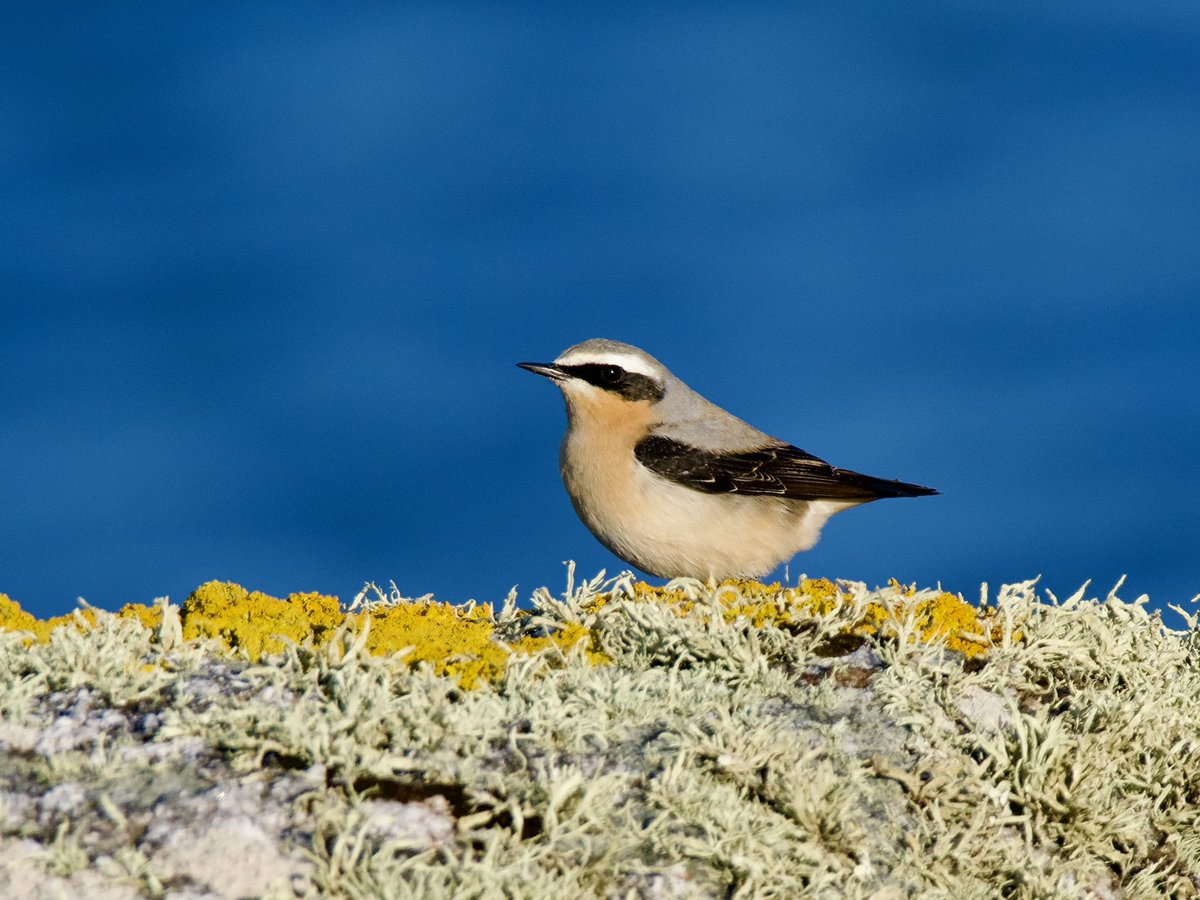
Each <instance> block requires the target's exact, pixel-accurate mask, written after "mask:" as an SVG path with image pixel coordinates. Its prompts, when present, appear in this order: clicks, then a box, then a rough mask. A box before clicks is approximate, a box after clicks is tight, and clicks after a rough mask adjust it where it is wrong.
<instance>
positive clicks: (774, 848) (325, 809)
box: [0, 577, 1200, 898]
mask: <svg viewBox="0 0 1200 900" xmlns="http://www.w3.org/2000/svg"><path fill="white" fill-rule="evenodd" d="M669 587H671V588H672V589H673V590H674V591H676V592H677V595H678V596H681V597H684V598H686V603H684V604H683V605H680V604H674V605H670V604H664V603H655V602H652V601H648V600H647V598H646V597H645V596H642V595H639V594H638V592H637V591H636V590H635V589H634V586H633V583H632V580H631V579H629V578H627V577H626V578H622V579H618V580H617V581H615V582H605V581H604V580H603V579H602V578H598V579H593V580H592V581H588V582H583V583H580V584H575V583H571V584H569V585H568V590H567V591H566V592H565V593H564V594H563V595H561V596H554V595H552V594H551V593H550V592H549V591H546V590H544V589H542V590H539V591H538V592H536V593H535V595H534V597H533V598H532V601H531V602H532V604H533V608H534V611H533V613H532V614H529V613H526V612H522V611H520V610H518V609H517V606H516V604H515V602H510V603H508V604H506V605H505V607H504V609H503V610H502V611H501V612H500V613H498V615H497V619H496V623H495V632H496V634H497V636H498V637H499V638H500V639H502V640H505V641H509V642H511V643H513V644H514V645H515V644H516V643H518V642H519V641H520V640H522V638H524V637H527V636H528V635H529V634H531V633H546V632H553V631H554V630H555V629H561V628H564V627H568V626H570V627H573V628H579V627H583V628H586V629H587V631H588V632H589V633H590V634H591V635H592V636H593V640H594V646H593V647H592V648H590V651H589V650H585V649H584V648H583V647H582V646H580V647H577V648H576V649H575V650H567V651H564V650H563V649H562V648H561V647H559V646H557V645H553V644H551V645H550V646H548V647H547V649H544V650H541V651H539V652H537V653H534V654H532V655H522V654H513V655H512V656H511V657H510V659H509V661H508V663H507V667H506V669H505V670H504V674H503V677H502V678H500V679H499V680H498V681H497V682H495V683H488V682H485V683H482V684H480V685H479V686H477V687H475V688H474V689H471V690H467V689H464V688H463V687H462V685H460V683H459V682H458V681H456V680H455V679H453V678H451V677H447V676H441V675H437V674H434V672H433V671H432V670H431V669H430V668H429V667H426V666H422V667H417V668H413V667H412V666H411V665H410V664H409V662H408V661H407V660H406V656H405V654H391V655H378V656H377V655H371V654H369V653H367V652H365V651H364V649H363V647H364V645H365V643H366V641H365V640H364V637H363V635H362V634H361V632H356V631H354V630H353V629H352V628H351V627H349V626H348V625H347V626H344V627H343V631H342V633H341V634H340V636H339V637H338V639H337V640H334V641H331V642H329V643H327V644H325V645H323V646H320V647H312V646H307V647H306V646H294V645H293V646H291V647H289V648H288V649H287V650H286V651H285V652H283V653H281V654H277V655H275V656H268V657H266V658H264V659H262V660H260V661H258V662H257V663H254V664H251V663H250V662H249V661H248V660H245V659H243V660H238V659H235V658H232V657H230V656H229V655H228V654H224V655H223V654H221V653H219V652H218V648H215V647H214V646H213V645H212V644H205V643H203V642H201V641H199V640H185V639H184V638H183V636H182V634H181V633H180V631H179V629H178V617H177V616H176V617H174V618H172V616H171V614H170V610H171V608H170V607H167V608H166V611H167V615H165V616H164V618H163V624H162V625H161V627H159V628H158V629H157V630H155V629H148V628H146V627H145V626H144V625H142V624H139V623H138V622H137V621H134V620H130V619H118V618H116V617H113V616H109V615H105V614H103V613H96V614H95V624H94V626H93V625H92V624H91V623H90V622H89V623H88V624H87V627H85V628H83V629H82V630H77V629H73V628H71V629H59V630H56V631H55V632H54V633H53V634H52V635H51V636H50V640H49V642H48V643H45V644H39V643H34V642H30V641H28V640H26V639H22V636H21V635H20V634H14V633H5V634H0V895H2V896H5V897H24V896H28V897H35V896H52V895H54V894H63V895H67V896H71V895H75V896H88V897H93V896H94V897H130V896H165V895H172V896H191V897H236V896H248V895H250V896H271V897H290V896H345V897H422V898H425V897H435V898H436V897H481V898H486V897H555V898H564V897H646V898H671V897H680V898H683V897H706V896H713V897H729V896H734V897H746V898H750V897H764V898H767V897H779V898H792V897H830V898H833V897H880V898H886V897H907V896H928V897H947V898H960V897H966V898H970V897H979V898H984V897H987V898H991V897H996V896H1011V897H1030V898H1033V897H1047V896H1063V897H1096V896H1099V897H1135V898H1136V897H1157V896H1197V895H1200V837H1198V835H1200V724H1198V723H1200V661H1198V660H1200V655H1198V652H1197V651H1198V650H1200V634H1198V632H1197V627H1196V624H1197V623H1196V622H1195V621H1194V620H1190V619H1189V620H1188V622H1187V628H1186V629H1184V630H1172V629H1168V628H1166V627H1165V626H1164V625H1163V623H1162V622H1161V620H1160V618H1159V617H1158V616H1157V615H1156V614H1152V613H1149V612H1147V610H1146V608H1145V604H1144V601H1138V602H1134V603H1126V602H1123V601H1121V600H1119V599H1118V598H1117V597H1116V596H1113V595H1109V596H1108V597H1106V598H1103V599H1085V597H1084V595H1083V592H1080V594H1078V595H1076V596H1075V597H1072V598H1070V599H1069V600H1067V601H1065V602H1062V603H1058V602H1056V601H1055V600H1054V599H1053V598H1052V597H1049V596H1047V597H1039V596H1038V595H1037V593H1036V591H1035V587H1034V585H1033V584H1032V583H1023V584H1018V585H1012V586H1008V587H1005V588H1004V589H1002V590H1001V591H1000V592H999V595H998V596H997V597H996V599H995V601H994V602H992V603H990V604H989V609H990V610H991V612H992V615H991V616H990V618H989V619H988V621H989V622H991V623H992V624H993V625H994V628H993V629H992V631H991V633H989V634H978V635H974V636H967V638H968V639H969V640H974V641H978V642H980V644H981V646H984V647H985V649H986V653H983V654H981V655H972V656H971V657H970V658H968V656H965V655H964V654H963V653H960V652H957V651H954V650H950V649H947V647H946V646H945V645H944V643H942V642H939V641H937V640H933V641H929V640H920V641H915V640H914V641H910V640H908V639H907V636H908V635H911V634H914V633H916V632H917V631H918V630H919V629H920V627H921V625H920V623H919V622H918V621H917V620H916V618H915V615H916V614H915V613H914V608H915V607H914V597H916V598H917V599H918V600H919V599H920V597H921V596H922V594H921V593H920V592H914V591H913V590H912V589H908V588H904V587H902V586H899V585H893V586H890V587H887V588H883V589H879V590H874V591H871V590H867V589H866V587H865V586H863V585H857V584H843V585H841V586H840V593H839V595H838V597H837V598H836V602H835V603H833V604H831V605H829V606H828V607H827V608H825V607H822V609H820V610H814V611H811V612H810V614H808V615H807V616H806V617H805V618H803V619H802V620H800V619H797V618H795V617H790V618H788V617H770V616H768V617H766V618H765V619H763V620H762V621H751V616H750V615H749V614H745V615H743V614H737V615H731V614H730V613H729V609H730V606H729V604H728V603H727V602H726V601H727V600H728V598H727V597H722V596H719V594H720V592H722V591H725V592H728V591H730V590H734V591H737V590H738V588H736V587H733V588H730V587H729V586H724V587H721V588H716V589H713V588H710V587H708V586H705V585H702V584H698V583H694V582H680V583H676V584H672V585H670V586H669ZM931 596H932V592H931ZM755 602H756V603H759V602H767V603H779V604H782V603H784V602H785V601H784V600H783V599H780V598H772V597H770V596H768V597H766V599H765V601H764V600H763V598H761V597H758V598H756V600H755ZM739 608H740V607H739ZM781 608H782V607H781ZM869 609H873V610H876V611H877V612H878V610H884V611H885V612H887V614H888V616H890V620H889V621H890V625H889V628H888V629H886V630H883V629H880V630H877V631H875V632H872V633H868V634H866V635H865V636H864V635H862V634H861V633H860V634H859V635H858V636H857V637H855V638H854V640H850V641H847V640H846V636H847V635H848V634H850V633H851V632H852V631H853V628H854V626H855V624H856V623H860V622H861V621H862V620H863V617H864V615H866V614H867V611H868V610H869ZM589 652H590V655H589ZM597 652H599V653H602V654H603V655H604V656H605V657H606V658H607V659H608V660H609V662H608V664H603V665H598V664H596V659H597Z"/></svg>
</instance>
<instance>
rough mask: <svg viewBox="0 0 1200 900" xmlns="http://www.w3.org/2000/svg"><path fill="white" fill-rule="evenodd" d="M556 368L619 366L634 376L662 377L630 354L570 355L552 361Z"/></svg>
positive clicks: (643, 361)
mask: <svg viewBox="0 0 1200 900" xmlns="http://www.w3.org/2000/svg"><path fill="white" fill-rule="evenodd" d="M554 364H555V365H556V366H586V365H589V364H591V365H600V366H620V367H621V368H622V369H624V370H625V371H626V372H632V373H633V374H635V375H645V376H646V377H647V378H653V379H655V380H656V381H657V380H658V379H660V378H661V377H662V376H661V374H660V373H658V372H655V371H654V370H653V369H652V368H650V366H649V365H647V363H646V361H645V360H644V359H639V358H638V357H636V356H634V355H633V354H631V353H570V354H567V355H565V356H560V357H559V358H558V359H556V360H555V361H554Z"/></svg>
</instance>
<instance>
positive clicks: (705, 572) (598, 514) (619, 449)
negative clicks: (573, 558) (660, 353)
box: [517, 338, 938, 580]
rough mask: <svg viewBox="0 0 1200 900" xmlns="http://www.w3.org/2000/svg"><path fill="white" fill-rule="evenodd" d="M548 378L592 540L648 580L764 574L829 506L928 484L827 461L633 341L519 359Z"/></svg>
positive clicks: (813, 530) (563, 466)
mask: <svg viewBox="0 0 1200 900" xmlns="http://www.w3.org/2000/svg"><path fill="white" fill-rule="evenodd" d="M517 365H518V366H519V367H521V368H522V369H526V370H527V371H530V372H533V373H535V374H537V375H541V376H544V377H546V378H548V379H549V380H550V381H552V382H553V383H554V384H556V385H557V386H558V388H559V389H560V390H561V391H562V394H563V398H564V399H565V401H566V411H567V429H566V433H565V434H564V435H563V440H562V444H561V447H560V449H559V470H560V473H561V475H562V480H563V484H564V486H565V487H566V489H567V494H568V495H569V496H570V498H571V504H572V506H574V508H575V512H576V513H577V514H578V516H579V518H580V519H581V520H582V521H583V523H584V525H586V526H587V528H588V530H590V531H591V533H592V534H593V535H594V536H595V537H596V539H597V540H598V541H599V542H600V543H601V544H603V545H604V546H605V547H607V548H608V549H609V550H610V551H612V552H613V553H614V554H615V555H616V556H618V557H620V558H621V559H622V560H624V561H625V562H627V563H629V564H630V565H632V566H634V567H635V568H637V569H640V570H641V571H643V572H646V573H648V574H650V575H653V576H657V577H659V578H668V579H672V578H680V577H689V578H698V579H702V580H703V579H714V580H725V579H752V578H762V577H763V576H765V575H766V574H768V573H769V572H771V571H773V570H774V569H775V568H776V567H778V566H779V565H780V564H782V563H785V562H787V561H788V560H790V559H791V558H792V557H793V556H794V555H795V554H797V553H799V552H801V551H804V550H808V549H810V548H811V547H812V546H813V545H814V544H815V543H816V542H817V539H818V538H819V537H820V534H821V529H822V528H823V527H824V525H825V523H826V522H827V521H828V519H829V517H830V516H832V515H834V514H835V513H838V512H841V511H842V510H845V509H849V508H850V507H852V506H859V505H861V504H863V503H870V502H871V501H873V500H878V499H881V498H884V497H919V496H923V495H930V494H937V493H938V491H936V490H934V489H933V488H928V487H923V486H921V485H918V484H909V483H906V482H903V481H892V480H887V479H883V478H874V477H872V476H870V475H862V474H860V473H858V472H852V471H850V470H848V469H839V468H835V467H834V466H831V465H830V464H829V463H827V462H825V461H824V460H823V459H820V458H819V457H817V456H814V455H812V454H811V453H808V452H806V451H804V450H801V449H800V448H799V447H796V446H793V445H792V444H789V443H787V442H786V441H782V440H780V439H778V438H775V437H771V436H770V435H768V434H765V433H764V432H762V431H759V430H758V429H757V428H754V427H753V426H751V425H749V424H747V423H746V422H744V421H742V420H741V419H739V418H737V417H736V416H734V415H733V414H731V413H728V412H726V411H725V410H723V409H721V408H720V407H719V406H717V405H716V404H714V403H710V402H709V401H708V400H706V399H705V398H704V397H702V396H700V394H698V393H696V392H695V391H694V390H692V389H691V388H689V387H688V386H687V385H686V384H684V382H683V381H681V380H680V379H679V378H677V377H676V376H675V375H674V374H672V373H671V371H670V370H669V369H667V367H666V366H664V365H663V364H662V363H660V362H659V361H658V360H657V359H655V358H654V357H653V356H651V355H650V354H649V353H647V352H646V351H645V350H641V349H639V348H638V347H635V346H633V345H631V344H625V343H621V342H620V341H613V340H607V339H604V338H593V339H591V340H586V341H583V342H582V343H579V344H575V345H574V346H571V347H568V348H567V349H566V350H564V351H563V352H562V353H560V354H559V355H558V357H557V358H556V359H555V360H554V362H551V363H533V362H522V363H517Z"/></svg>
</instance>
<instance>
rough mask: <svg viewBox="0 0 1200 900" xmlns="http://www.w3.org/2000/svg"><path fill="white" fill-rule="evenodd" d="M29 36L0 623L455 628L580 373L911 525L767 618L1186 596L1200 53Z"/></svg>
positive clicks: (405, 12)
mask: <svg viewBox="0 0 1200 900" xmlns="http://www.w3.org/2000/svg"><path fill="white" fill-rule="evenodd" d="M166 7H167V4H145V5H135V4H119V5H115V6H114V5H104V6H103V8H101V5H98V4H92V5H84V4H74V5H64V6H61V7H55V6H53V5H51V4H25V5H23V11H21V10H18V9H17V8H15V7H14V8H10V9H9V10H8V11H7V13H6V23H5V27H4V29H3V30H2V31H0V199H2V206H3V210H2V222H0V304H2V306H0V591H5V592H7V593H9V594H10V595H12V596H13V597H14V598H15V599H17V600H18V601H20V602H21V603H22V604H24V605H25V606H26V607H27V608H29V609H31V610H33V611H35V612H37V613H39V614H43V615H44V614H47V613H59V612H63V611H65V610H67V609H69V608H71V607H72V606H73V605H74V602H75V598H76V597H77V596H80V595H82V596H83V597H85V598H87V599H88V600H89V601H90V602H92V603H95V604H98V605H101V606H107V607H115V606H116V605H118V604H121V603H124V602H128V601H142V602H145V601H149V600H151V599H152V598H153V597H155V596H157V595H162V594H169V595H170V596H172V598H174V599H175V600H182V599H183V597H184V596H186V594H187V593H188V592H189V591H190V590H191V589H193V588H194V587H195V586H197V585H198V584H200V583H201V582H203V581H205V580H208V579H212V578H220V579H229V580H235V581H238V582H241V583H242V584H244V585H245V586H247V587H250V588H256V589H261V590H266V591H269V592H273V593H276V594H281V593H286V592H288V591H294V590H319V591H323V592H328V593H334V594H338V595H340V596H341V597H342V598H343V599H348V598H349V597H351V596H353V594H354V593H355V592H356V591H357V590H358V589H359V588H360V587H361V586H362V584H363V582H364V581H366V580H375V581H378V582H380V583H386V582H387V581H388V580H389V579H394V580H395V581H396V582H397V583H398V585H399V586H400V588H401V589H402V590H403V591H404V592H405V593H406V594H409V595H419V594H422V593H425V592H427V591H432V592H434V593H435V594H436V595H437V596H438V597H439V598H442V599H446V600H455V601H458V600H463V599H466V598H468V597H475V598H478V599H480V600H495V599H497V598H499V597H502V596H503V595H504V594H505V593H506V592H507V590H508V588H509V587H510V586H511V585H513V584H519V585H520V590H521V593H522V595H527V594H528V593H529V591H531V590H532V589H533V588H534V587H536V586H538V585H540V584H548V585H550V586H552V587H554V588H556V589H558V588H560V587H561V585H562V584H563V580H564V572H563V568H562V564H561V563H562V561H563V560H566V559H571V558H573V559H576V560H578V562H579V565H580V572H581V574H592V573H594V572H595V571H596V570H599V569H600V568H602V567H605V568H608V569H609V571H610V572H614V571H616V570H620V569H622V568H624V566H623V565H622V564H621V563H620V562H619V561H617V560H616V559H615V558H614V557H612V556H610V555H609V554H608V553H607V552H605V551H604V550H603V549H602V548H601V547H600V546H599V545H598V544H597V543H596V542H595V541H594V540H593V539H592V538H591V536H590V535H589V534H588V533H587V532H586V530H585V529H584V528H583V526H582V525H581V524H580V523H579V522H578V521H577V520H576V519H575V517H574V514H573V513H572V511H571V508H570V505H569V503H568V500H567V498H566V495H565V493H564V492H563V490H562V486H561V484H560V482H559V480H558V474H557V443H558V440H559V435H560V433H561V430H562V426H563V422H564V418H563V412H562V409H561V400H560V398H559V397H558V394H557V391H555V390H554V388H553V387H552V386H551V385H549V384H547V383H545V382H543V381H540V380H539V379H536V378H534V377H533V376H531V375H529V374H527V373H525V372H522V371H520V370H519V369H517V368H515V367H514V366H513V363H514V362H516V361H519V360H530V359H532V360H539V361H540V360H548V359H552V358H553V357H554V356H555V355H556V354H557V353H558V352H559V351H560V350H562V349H563V348H564V347H566V346H567V345H569V344H572V343H575V342H576V341H579V340H582V339H585V338H589V337H597V336H603V337H611V338H616V339H620V340H625V341H629V342H631V343H635V344H638V345H640V346H642V347H645V348H646V349H647V350H649V351H650V352H651V353H654V354H655V355H657V356H658V357H659V358H660V359H662V360H663V361H664V362H665V363H666V364H667V365H669V366H670V367H671V368H672V369H673V370H674V371H676V373H677V374H679V375H680V376H681V377H683V378H684V379H685V380H686V381H688V382H689V383H690V384H691V385H692V386H693V387H694V388H696V389H697V390H699V391H701V392H702V393H704V394H706V395H707V396H709V397H710V399H712V400H714V401H715V402H717V403H719V404H721V405H723V406H726V407H728V408H730V409H732V410H734V411H735V412H737V413H738V414H739V415H741V416H742V417H743V418H745V419H748V420H749V421H750V422H752V423H753V424H755V425H757V426H759V427H760V428H763V429H764V430H766V431H769V432H771V433H773V434H776V435H778V436H780V437H784V438H786V439H788V440H790V441H792V442H794V443H796V444H798V445H799V446H801V447H803V448H805V449H807V450H809V451H811V452H814V453H817V454H818V455H821V456H823V457H825V458H827V459H829V460H831V461H832V462H834V463H835V464H837V465H841V466H844V467H847V468H853V469H857V470H860V471H864V472H867V473H870V474H873V475H878V476H882V477H897V478H903V479H905V480H911V481H917V482H920V483H923V484H929V485H932V486H935V487H937V488H940V489H941V490H942V491H943V496H941V497H936V498H929V499H919V500H905V501H899V500H898V501H884V502H881V503H877V504H873V505H871V506H869V507H867V508H865V509H860V510H852V511H850V512H847V513H845V514H843V515H842V516H840V517H838V518H836V519H834V520H833V522H832V523H831V524H830V526H829V527H828V528H827V529H826V531H825V536H824V537H823V539H822V542H821V543H820V544H819V545H818V546H817V548H816V549H814V550H813V551H812V552H810V553H808V554H805V555H803V556H800V557H798V558H797V559H796V560H795V561H794V562H793V564H792V566H791V569H790V574H791V576H792V577H793V578H795V577H796V576H797V575H798V574H800V573H801V572H807V573H808V574H810V575H826V576H832V577H841V578H849V579H854V580H863V581H866V582H868V583H872V584H876V583H881V582H883V581H885V580H886V579H887V578H889V577H893V576H894V577H897V578H899V579H901V580H903V581H906V582H910V581H915V582H918V583H920V584H921V585H933V584H935V583H937V582H939V581H940V582H941V583H942V584H943V586H945V587H946V588H948V589H951V590H954V591H961V592H963V593H964V594H965V595H966V596H967V597H968V599H975V598H976V597H978V592H979V582H981V581H985V580H986V581H988V582H990V583H991V584H992V585H993V589H994V587H995V585H997V584H999V583H1001V582H1009V581H1017V580H1023V579H1026V578H1030V577H1033V576H1035V575H1038V574H1039V573H1041V574H1042V575H1043V576H1044V577H1043V582H1042V583H1043V585H1045V586H1046V587H1049V588H1050V589H1052V590H1053V591H1055V592H1056V593H1058V594H1059V595H1060V596H1062V595H1064V594H1069V593H1070V592H1072V591H1073V590H1074V589H1075V588H1076V587H1078V586H1079V584H1080V583H1081V582H1083V581H1084V579H1087V578H1093V579H1096V586H1095V589H1096V590H1098V591H1099V592H1100V593H1101V594H1103V593H1104V592H1106V591H1107V590H1108V588H1109V587H1110V586H1111V585H1112V584H1113V583H1114V582H1115V581H1116V579H1117V578H1118V577H1119V576H1120V575H1121V574H1122V573H1126V572H1127V573H1128V574H1129V581H1128V583H1127V585H1126V587H1125V588H1124V589H1123V591H1122V594H1123V596H1125V597H1127V598H1130V599H1131V598H1132V597H1133V596H1135V595H1136V594H1138V593H1141V592H1149V593H1150V595H1151V597H1152V600H1153V601H1154V603H1155V604H1156V605H1163V604H1166V603H1168V602H1176V603H1181V602H1185V601H1187V600H1188V599H1190V598H1191V597H1192V596H1193V595H1194V594H1196V593H1197V592H1200V562H1198V559H1197V557H1198V551H1200V514H1198V513H1197V507H1198V501H1200V475H1198V474H1197V465H1196V450H1197V446H1198V445H1200V415H1198V405H1200V404H1198V401H1197V381H1198V379H1197V376H1198V374H1200V372H1198V370H1200V365H1198V362H1200V359H1198V356H1200V354H1198V351H1197V341H1198V340H1200V307H1198V301H1200V262H1198V260H1200V253H1198V252H1197V248H1198V246H1200V164H1198V163H1197V160H1200V99H1198V98H1200V6H1197V5H1196V4H1194V3H1192V2H1178V3H1171V2H1146V3H1139V4H1123V5H1120V6H1118V5H1116V4H1107V3H1099V4H1097V3H1091V2H1064V3H1055V4H1046V3H1040V2H1039V3H1020V2H1007V3H994V4H993V3H983V2H966V3H964V2H945V3H937V2H905V3H888V4H869V5H867V4H863V5H861V6H857V5H853V4H842V3H832V2H817V3H808V4H803V5H802V6H801V5H800V4H780V5H760V6H757V7H756V8H755V9H753V10H747V9H744V8H741V7H738V6H736V5H731V6H723V5H710V4H690V5H678V6H675V5H670V6H657V5H654V6H647V5H644V4H629V5H623V4H617V5H609V4H606V5H604V6H603V7H602V8H595V9H592V10H591V11H588V10H587V9H583V10H581V9H579V8H576V7H572V8H571V11H569V12H568V11H563V10H559V11H552V10H550V9H549V8H547V9H537V8H535V7H532V6H525V5H515V6H510V5H494V4H463V5H455V6H447V5H430V6H419V5H412V4H404V5H402V6H399V7H396V6H392V5H386V4H368V5H362V6H356V7H353V8H337V9H335V8H334V7H333V5H332V4H331V5H329V6H322V5H305V4H297V3H267V4H263V3H244V4H237V5H231V6H229V7H227V8H224V11H222V12H220V13H216V12H213V11H212V9H211V8H208V7H207V6H203V5H202V6H201V7H194V8H193V9H192V10H191V11H189V12H180V11H178V10H168V9H167V8H166Z"/></svg>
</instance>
